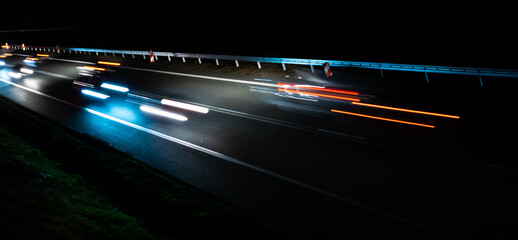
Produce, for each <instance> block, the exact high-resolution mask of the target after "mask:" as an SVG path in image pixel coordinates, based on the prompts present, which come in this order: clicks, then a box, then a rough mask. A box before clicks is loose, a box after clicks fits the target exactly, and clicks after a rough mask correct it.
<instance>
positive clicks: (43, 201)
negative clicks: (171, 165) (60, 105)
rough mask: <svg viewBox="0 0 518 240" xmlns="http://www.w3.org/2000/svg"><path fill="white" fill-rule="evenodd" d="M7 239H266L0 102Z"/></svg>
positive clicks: (156, 177)
mask: <svg viewBox="0 0 518 240" xmlns="http://www.w3.org/2000/svg"><path fill="white" fill-rule="evenodd" d="M0 142H1V144H0V212H1V213H2V214H0V229H1V231H2V232H3V233H6V234H7V236H8V239H17V238H22V239H25V238H29V239H94V238H95V239H171V238H174V239H178V238H180V239H182V238H189V239H191V238H202V237H208V238H216V237H225V238H227V239H228V238H235V239H243V238H246V239H251V238H252V239H266V238H267V239H272V238H286V237H288V238H289V237H290V236H288V235H285V234H283V233H282V232H280V231H279V230H277V229H275V228H274V227H272V226H271V225H269V224H267V223H265V222H264V221H262V220H260V219H257V218H255V217H253V216H251V215H249V214H247V213H245V212H242V211H240V210H238V209H235V208H233V207H232V206H230V205H228V204H226V203H223V202H220V201H218V200H216V199H215V198H213V197H211V196H209V195H207V194H205V193H203V192H201V191H199V190H197V189H195V188H193V187H192V186H189V185H187V184H185V183H183V182H181V181H179V180H176V179H174V178H172V177H170V176H166V175H164V174H162V173H160V172H158V171H156V170H154V169H152V168H150V167H148V166H146V165H144V164H142V163H140V162H138V161H136V160H134V159H132V158H130V157H129V156H127V155H125V154H124V153H122V152H119V151H117V150H116V149H114V148H113V147H111V146H109V145H107V144H106V143H104V142H102V141H99V140H97V139H95V138H92V137H91V136H87V135H84V134H80V133H77V132H75V131H73V130H71V129H67V128H64V127H62V126H59V125H57V124H54V123H52V122H50V121H48V120H46V119H43V118H42V117H40V116H39V115H37V114H35V113H33V112H31V111H29V110H27V109H24V108H22V107H20V106H18V105H16V104H14V103H12V102H11V101H9V100H7V99H5V98H3V97H0Z"/></svg>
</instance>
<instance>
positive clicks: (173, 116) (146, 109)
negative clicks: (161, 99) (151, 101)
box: [140, 105, 187, 122]
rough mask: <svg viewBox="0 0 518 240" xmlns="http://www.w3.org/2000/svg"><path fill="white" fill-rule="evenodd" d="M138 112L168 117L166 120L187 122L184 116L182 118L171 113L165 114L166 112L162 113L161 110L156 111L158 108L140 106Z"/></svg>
mask: <svg viewBox="0 0 518 240" xmlns="http://www.w3.org/2000/svg"><path fill="white" fill-rule="evenodd" d="M140 110H142V111H143V112H147V113H151V114H155V115H159V116H163V117H168V118H172V119H175V120H178V121H182V122H183V121H187V117H185V116H182V115H180V114H176V113H172V112H167V111H164V110H162V109H158V108H154V107H149V106H145V105H141V106H140Z"/></svg>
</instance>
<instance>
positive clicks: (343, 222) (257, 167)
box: [0, 52, 518, 239]
mask: <svg viewBox="0 0 518 240" xmlns="http://www.w3.org/2000/svg"><path fill="white" fill-rule="evenodd" d="M13 53H14V55H13V56H8V57H6V58H4V59H3V61H5V63H6V65H5V66H2V69H1V75H0V80H1V81H0V94H1V95H2V96H4V97H7V98H9V99H11V100H13V101H14V102H17V103H18V104H20V105H22V106H25V107H27V108H29V109H31V110H33V111H35V112H37V113H39V114H41V115H43V116H45V117H47V118H49V119H51V120H53V121H55V122H57V123H59V124H62V125H64V126H67V127H70V128H72V129H75V130H77V131H80V132H84V133H88V134H91V135H93V136H95V137H97V138H99V139H101V140H103V141H106V142H108V143H110V144H112V145H113V146H115V147H116V148H118V149H120V150H122V151H124V152H127V153H129V154H130V155H131V156H133V157H135V158H136V159H138V160H140V161H142V162H144V163H146V164H148V165H150V166H153V167H155V168H157V169H159V170H161V171H163V172H165V173H168V174H170V175H172V176H174V177H176V178H179V179H181V180H183V181H185V182H187V183H189V184H192V185H194V186H196V187H198V188H200V189H202V190H204V191H206V192H208V193H210V194H212V195H214V196H216V197H218V198H220V199H222V200H224V201H227V202H230V203H232V204H234V205H236V206H238V207H240V208H243V209H245V210H247V211H250V212H253V213H254V214H257V215H258V216H261V217H263V218H266V219H268V220H270V221H272V222H274V223H276V224H280V225H282V226H285V227H287V228H289V229H294V230H296V231H300V232H304V233H307V234H306V236H308V237H309V238H311V237H316V236H323V235H324V236H325V235H327V234H329V235H330V236H332V235H331V234H337V233H339V234H340V235H343V236H351V235H362V236H363V235H364V236H390V235H394V236H405V235H408V236H412V237H418V238H419V239H422V238H426V237H430V238H435V237H451V238H461V239H464V238H465V239H471V238H474V237H476V238H479V237H482V238H494V237H496V238H498V239H505V238H511V237H513V236H516V228H512V227H511V226H512V225H513V223H512V222H509V221H504V220H503V219H506V218H505V217H506V216H512V215H513V213H514V212H515V210H516V204H515V203H516V200H518V199H517V197H518V194H517V190H516V189H517V188H516V183H517V180H518V178H517V177H516V170H515V169H516V168H515V167H514V163H513V162H514V161H509V158H508V157H507V158H505V160H502V159H503V158H502V156H506V155H504V154H503V153H502V151H501V150H502V149H506V147H501V146H500V145H499V144H500V142H502V140H501V139H502V137H503V136H504V135H502V132H501V130H502V129H503V128H504V127H502V126H507V125H506V124H507V122H505V121H504V122H501V121H500V119H505V118H506V117H505V114H506V113H504V112H502V111H501V110H502V109H506V107H502V105H504V104H506V103H510V102H511V101H512V100H510V101H507V100H508V99H511V97H509V94H507V93H509V92H510V91H512V89H513V88H512V87H501V86H500V85H502V84H503V85H505V84H507V83H509V82H511V81H512V79H511V80H509V79H489V78H487V79H484V81H485V85H484V88H482V87H480V85H479V82H478V79H474V78H468V77H459V76H440V75H432V74H430V76H429V77H430V82H429V83H427V82H426V79H425V77H424V76H423V74H418V73H396V72H388V71H387V72H384V73H383V76H381V74H380V72H376V71H370V70H369V71H365V70H354V69H333V70H334V76H333V77H332V78H329V79H328V78H326V77H325V76H324V74H323V72H321V70H320V69H318V70H317V71H316V72H315V73H312V72H311V71H310V69H309V68H308V69H304V68H303V67H298V69H296V70H293V71H290V72H289V74H291V75H290V76H287V75H288V73H286V74H279V73H278V72H275V73H272V74H268V73H265V74H261V75H260V76H254V75H252V74H242V73H239V71H246V69H247V68H253V67H254V66H247V65H246V64H244V65H243V66H241V69H237V68H235V67H234V66H233V65H232V64H233V63H228V64H227V65H225V64H223V66H222V67H224V68H227V69H230V71H211V70H210V69H212V68H210V67H209V68H203V67H201V66H197V65H196V63H194V62H193V61H190V62H187V63H183V62H181V60H178V59H177V60H173V62H169V61H167V59H165V58H162V59H160V60H159V61H158V62H157V63H156V64H154V65H149V64H148V63H147V62H146V61H144V60H142V59H137V58H138V57H137V58H131V57H129V56H126V58H124V59H123V58H121V57H118V58H115V57H113V58H110V57H100V56H91V55H90V56H88V55H87V56H84V55H66V54H61V55H54V54H51V55H52V56H50V57H43V58H40V60H38V61H39V62H38V63H36V65H37V67H35V68H32V69H33V70H34V73H33V74H31V75H28V76H23V77H21V78H17V76H16V75H14V76H13V74H10V72H12V69H13V66H15V65H17V64H23V63H22V61H23V60H24V59H25V58H26V57H27V56H26V55H35V53H29V52H18V53H16V52H13ZM164 59H165V60H164ZM98 60H109V61H113V62H119V63H122V65H121V66H104V67H103V68H105V69H107V70H106V71H103V74H104V76H106V80H105V83H111V84H114V85H117V86H123V87H126V88H128V89H129V91H128V92H126V93H122V92H118V91H114V90H110V89H106V88H96V89H92V88H88V86H84V85H78V84H74V81H75V80H78V79H79V78H81V77H83V76H81V75H79V73H80V71H81V69H80V68H81V67H83V66H93V65H94V64H95V63H96V61H98ZM203 64H206V65H211V64H212V63H202V65H203ZM193 65H196V66H195V67H192V66H193ZM212 65H214V64H212ZM212 67H214V66H212ZM288 67H290V66H288ZM234 70H235V73H234V72H233V71H234ZM87 71H88V70H87ZM264 71H268V68H267V67H265V70H264ZM253 72H254V73H256V72H257V71H253ZM495 82H496V83H495ZM322 86H325V88H322ZM509 86H513V85H509ZM85 89H88V90H91V91H95V92H98V93H103V94H106V95H109V96H110V97H109V98H107V99H104V100H103V99H100V98H97V97H94V96H90V95H87V94H84V93H83V92H82V90H85ZM162 99H167V100H171V101H172V102H169V103H170V104H176V106H166V105H165V103H167V101H162ZM496 99H497V100H496ZM495 103H497V104H499V106H500V107H498V108H495V107H494V104H495ZM186 105H189V106H190V107H192V106H196V107H194V108H195V109H197V110H198V112H197V111H192V110H186V109H184V108H183V107H185V106H186ZM179 106H181V107H179ZM159 110H160V111H166V112H167V113H165V114H171V113H174V114H176V115H174V116H173V117H176V118H177V119H173V118H170V117H167V116H161V115H157V112H158V111H159ZM169 116H170V115H169ZM495 116H496V117H495ZM178 119H179V120H178ZM504 142H507V141H504ZM514 225H515V224H514Z"/></svg>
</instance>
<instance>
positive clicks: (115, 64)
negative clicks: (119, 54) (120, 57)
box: [97, 61, 121, 66]
mask: <svg viewBox="0 0 518 240" xmlns="http://www.w3.org/2000/svg"><path fill="white" fill-rule="evenodd" d="M97 63H98V64H104V65H110V66H120V65H121V64H120V63H117V62H105V61H97Z"/></svg>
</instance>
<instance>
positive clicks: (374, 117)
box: [331, 109, 435, 128]
mask: <svg viewBox="0 0 518 240" xmlns="http://www.w3.org/2000/svg"><path fill="white" fill-rule="evenodd" d="M331 112H336V113H342V114H348V115H353V116H358V117H365V118H372V119H377V120H383V121H389V122H396V123H403V124H409V125H414V126H420V127H427V128H435V126H433V125H428V124H422V123H416V122H407V121H401V120H396V119H390V118H382V117H376V116H371V115H365V114H358V113H352V112H346V111H341V110H335V109H331Z"/></svg>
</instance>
